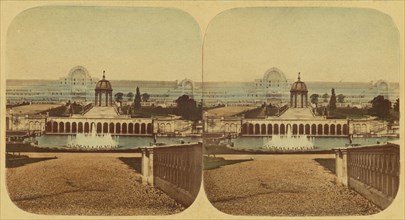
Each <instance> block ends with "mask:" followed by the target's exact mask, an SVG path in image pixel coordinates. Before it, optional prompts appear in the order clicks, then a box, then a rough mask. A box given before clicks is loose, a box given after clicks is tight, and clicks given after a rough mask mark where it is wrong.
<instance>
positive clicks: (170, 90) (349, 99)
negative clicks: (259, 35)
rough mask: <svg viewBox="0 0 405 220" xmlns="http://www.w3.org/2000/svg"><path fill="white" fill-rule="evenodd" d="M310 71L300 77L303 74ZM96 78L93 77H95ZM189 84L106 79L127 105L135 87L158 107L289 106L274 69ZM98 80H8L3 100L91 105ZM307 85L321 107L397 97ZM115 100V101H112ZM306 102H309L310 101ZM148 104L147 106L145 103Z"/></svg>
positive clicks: (380, 90) (363, 85)
mask: <svg viewBox="0 0 405 220" xmlns="http://www.w3.org/2000/svg"><path fill="white" fill-rule="evenodd" d="M307 74H311V73H304V74H303V75H307ZM93 75H94V74H93ZM226 80H227V79H224V81H223V82H204V90H202V83H201V82H193V81H192V80H190V79H183V80H181V81H178V80H175V81H157V80H156V81H138V80H110V82H111V83H112V84H114V94H113V96H114V95H115V93H118V92H122V93H123V94H124V97H123V98H124V100H123V101H124V102H125V101H130V100H129V98H128V97H127V94H128V93H130V92H132V93H135V90H136V87H139V88H140V92H141V94H142V93H148V94H149V96H150V98H149V101H150V102H151V103H154V104H156V105H160V106H171V105H172V104H173V102H174V101H175V100H176V99H177V98H178V97H179V96H181V95H188V96H190V97H192V98H194V99H195V100H196V101H201V100H202V99H203V101H204V104H205V105H206V106H215V105H219V104H220V105H223V104H224V105H228V106H231V105H261V104H263V103H267V104H269V103H271V104H273V105H284V104H287V103H290V102H291V100H290V88H291V86H292V84H293V83H294V80H291V79H288V78H287V77H286V74H285V73H284V72H283V71H282V70H280V69H278V68H275V67H273V68H270V69H269V70H267V71H266V72H265V73H264V75H263V77H262V78H260V79H253V80H252V81H250V82H229V81H226ZM98 81H99V79H97V78H93V77H92V76H91V74H90V73H89V72H88V71H87V69H86V68H85V67H83V66H76V67H73V68H72V69H71V70H69V72H68V74H67V76H66V77H63V78H60V79H59V80H13V79H8V80H7V84H6V86H7V88H6V96H7V102H8V103H10V104H13V103H22V102H24V101H28V102H34V103H58V102H67V101H68V100H71V101H76V102H94V97H95V90H94V88H95V86H96V83H97V82H98ZM306 85H307V86H308V87H310V88H311V91H310V92H309V93H308V94H307V96H308V99H309V97H310V96H311V95H312V94H319V96H320V98H319V106H322V105H323V104H325V105H326V104H327V103H328V102H325V103H323V99H322V98H321V96H322V95H323V94H325V93H327V94H328V95H329V96H330V95H331V94H330V93H331V89H332V88H334V89H335V91H336V95H339V94H342V95H344V96H345V99H344V103H337V106H354V107H359V108H360V107H367V106H369V105H370V103H369V102H370V101H371V100H372V99H373V98H374V97H375V96H377V95H383V96H384V97H385V98H388V99H389V100H391V102H394V101H395V100H396V99H397V98H398V97H399V83H398V82H386V81H384V80H379V81H377V82H375V83H374V82H372V81H371V82H342V81H341V82H314V81H313V82H311V81H307V82H306ZM113 98H114V97H113ZM309 101H310V100H308V102H309ZM144 105H148V104H144Z"/></svg>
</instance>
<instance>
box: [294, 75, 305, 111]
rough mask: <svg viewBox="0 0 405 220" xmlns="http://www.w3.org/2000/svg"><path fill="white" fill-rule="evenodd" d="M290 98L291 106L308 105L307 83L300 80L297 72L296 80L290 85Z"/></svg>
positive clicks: (302, 106)
mask: <svg viewBox="0 0 405 220" xmlns="http://www.w3.org/2000/svg"><path fill="white" fill-rule="evenodd" d="M300 97H301V98H300ZM290 98H291V101H290V107H291V108H306V107H307V106H308V89H307V85H305V83H304V82H302V81H301V76H300V73H298V81H296V82H294V83H293V84H292V86H291V90H290Z"/></svg>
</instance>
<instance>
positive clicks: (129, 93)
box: [127, 92, 134, 101]
mask: <svg viewBox="0 0 405 220" xmlns="http://www.w3.org/2000/svg"><path fill="white" fill-rule="evenodd" d="M133 97H134V93H132V92H128V94H127V98H128V101H132V98H133Z"/></svg>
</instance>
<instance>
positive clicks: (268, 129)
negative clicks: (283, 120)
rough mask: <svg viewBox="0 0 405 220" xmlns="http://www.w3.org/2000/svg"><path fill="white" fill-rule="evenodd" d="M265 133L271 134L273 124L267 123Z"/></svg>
mask: <svg viewBox="0 0 405 220" xmlns="http://www.w3.org/2000/svg"><path fill="white" fill-rule="evenodd" d="M267 134H273V126H272V125H271V124H268V125H267Z"/></svg>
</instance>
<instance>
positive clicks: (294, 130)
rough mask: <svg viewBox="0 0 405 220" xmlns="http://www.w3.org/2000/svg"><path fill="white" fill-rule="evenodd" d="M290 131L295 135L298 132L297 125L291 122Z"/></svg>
mask: <svg viewBox="0 0 405 220" xmlns="http://www.w3.org/2000/svg"><path fill="white" fill-rule="evenodd" d="M292 133H293V135H297V133H298V126H297V124H293V128H292Z"/></svg>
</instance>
